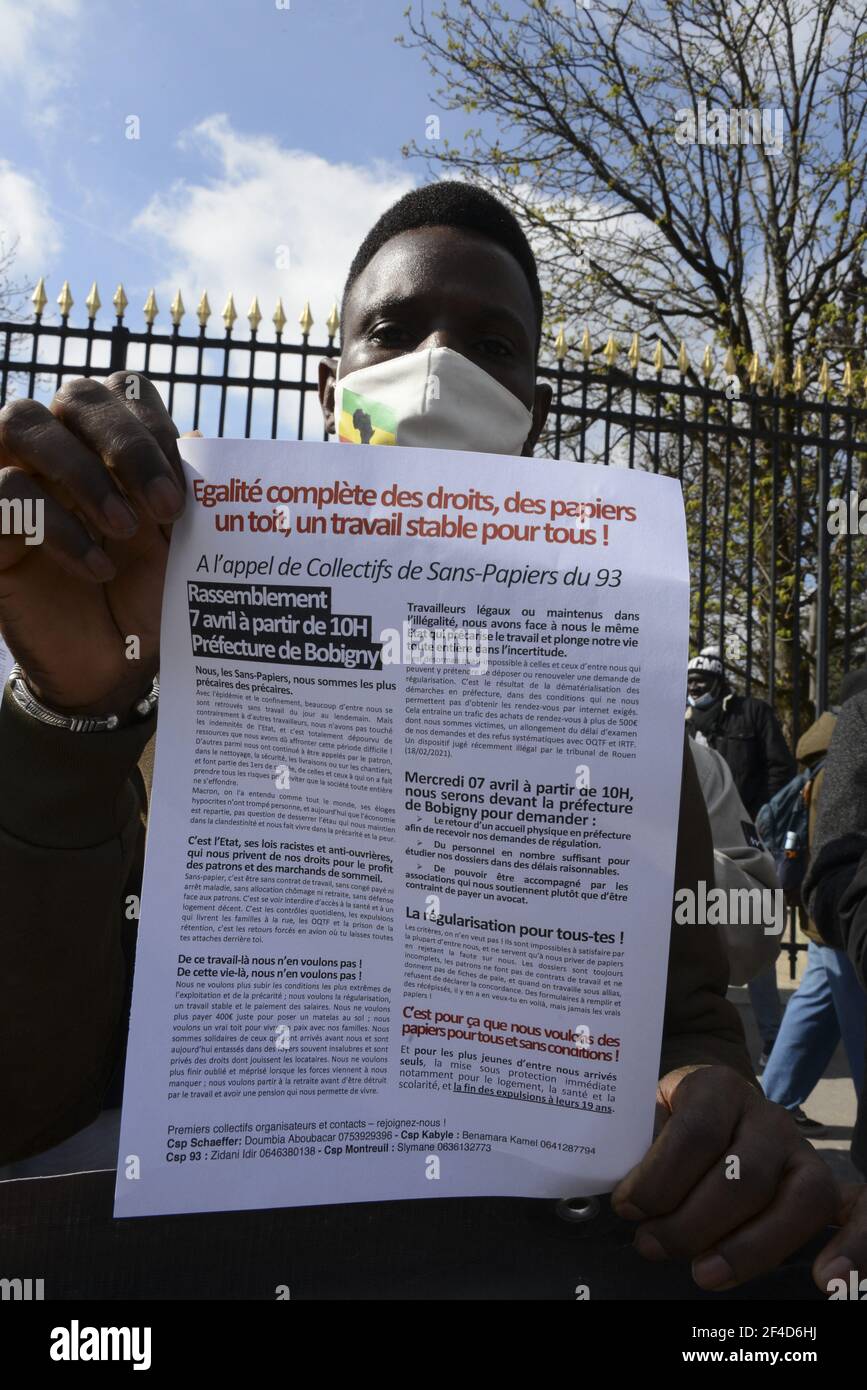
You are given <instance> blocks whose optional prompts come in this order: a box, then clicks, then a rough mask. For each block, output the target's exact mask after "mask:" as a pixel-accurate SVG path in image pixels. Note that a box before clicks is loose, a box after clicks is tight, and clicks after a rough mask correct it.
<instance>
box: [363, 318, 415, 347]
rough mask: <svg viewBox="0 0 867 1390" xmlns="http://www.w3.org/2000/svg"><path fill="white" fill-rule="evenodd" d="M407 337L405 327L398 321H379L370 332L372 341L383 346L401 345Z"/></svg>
mask: <svg viewBox="0 0 867 1390" xmlns="http://www.w3.org/2000/svg"><path fill="white" fill-rule="evenodd" d="M406 337H407V332H406V329H405V328H401V326H400V324H397V323H378V324H377V325H376V327H375V328H374V329H373V330H372V332H371V334H370V341H371V342H372V343H381V344H382V346H383V347H399V346H400V345H401V344H402V343H403V342H404V341H405V340H406Z"/></svg>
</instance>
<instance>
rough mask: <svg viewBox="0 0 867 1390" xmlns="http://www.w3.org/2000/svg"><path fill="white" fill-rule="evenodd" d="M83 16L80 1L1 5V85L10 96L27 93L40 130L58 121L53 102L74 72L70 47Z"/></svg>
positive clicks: (10, 0)
mask: <svg viewBox="0 0 867 1390" xmlns="http://www.w3.org/2000/svg"><path fill="white" fill-rule="evenodd" d="M81 12H82V11H81V0H0V34H2V36H3V38H2V42H0V82H2V85H3V89H4V91H5V93H6V95H7V96H8V95H9V94H10V93H16V94H18V95H22V94H23V96H24V98H25V100H26V101H27V105H28V115H29V116H30V118H31V119H32V120H33V121H34V122H36V123H37V124H39V125H54V124H56V122H57V120H58V117H59V110H58V108H57V106H56V105H55V104H54V101H53V100H52V98H53V97H54V96H55V95H56V93H57V91H58V89H59V88H60V87H61V86H62V85H63V84H64V83H65V82H67V81H68V80H69V79H70V76H71V73H72V71H73V69H74V66H75V64H74V62H73V61H72V55H71V52H70V44H71V41H72V37H73V27H74V26H75V24H76V21H77V20H78V19H79V18H80V16H81Z"/></svg>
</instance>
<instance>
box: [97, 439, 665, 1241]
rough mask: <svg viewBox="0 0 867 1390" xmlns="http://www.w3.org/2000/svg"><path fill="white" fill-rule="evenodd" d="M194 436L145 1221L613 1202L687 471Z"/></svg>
mask: <svg viewBox="0 0 867 1390" xmlns="http://www.w3.org/2000/svg"><path fill="white" fill-rule="evenodd" d="M180 445H181V452H182V454H183V456H184V460H185V469H186V473H187V484H188V502H187V507H186V510H185V512H184V516H183V518H182V520H181V521H180V522H179V523H178V524H177V525H176V527H175V529H174V534H173V537H172V545H171V552H170V558H169V565H168V573H167V578H166V589H165V596H164V603H163V621H162V655H161V665H162V669H161V673H160V710H159V721H158V734H157V747H156V766H155V778H154V787H153V794H152V799H151V806H150V817H149V828H148V841H147V855H146V863H145V876H144V886H143V892H142V903H141V919H140V923H139V934H138V948H137V958H136V965H135V978H134V986H133V1002H132V1018H131V1025H130V1038H129V1052H128V1059H127V1066H126V1083H125V1095H124V1106H123V1119H122V1132H121V1146H120V1153H119V1158H118V1180H117V1195H116V1208H115V1211H116V1215H118V1216H142V1215H153V1214H163V1213H175V1212H194V1211H221V1210H231V1209H242V1208H254V1207H280V1206H295V1205H310V1204H318V1203H334V1202H364V1201H376V1200H390V1199H426V1198H436V1197H446V1196H450V1197H455V1196H466V1197H469V1196H514V1197H547V1198H554V1197H561V1196H573V1195H576V1194H583V1195H587V1194H592V1193H599V1192H605V1191H609V1190H610V1189H611V1188H612V1187H613V1186H614V1185H615V1184H616V1182H617V1181H618V1180H619V1179H620V1178H621V1177H622V1176H623V1175H624V1174H625V1173H626V1172H627V1171H628V1170H629V1169H630V1168H631V1167H632V1166H633V1164H635V1163H636V1162H637V1161H638V1159H639V1158H640V1157H641V1155H642V1154H643V1153H644V1152H645V1151H646V1149H647V1147H648V1145H649V1143H650V1140H651V1134H652V1123H653V1113H654V1098H655V1089H656V1078H657V1072H658V1063H659V1053H660V1043H661V1035H662V1016H663V1003H664V996H665V984H666V968H667V961H668V950H669V933H670V923H671V913H672V895H673V881H674V859H675V845H676V838H677V815H678V805H679V792H680V780H681V767H682V757H683V685H684V672H685V670H686V663H687V638H688V616H689V576H688V562H687V548H686V528H685V520H684V512H683V502H682V497H681V491H680V487H679V485H678V483H677V482H676V481H675V480H672V479H669V478H663V477H658V476H654V475H651V474H648V473H644V472H639V471H629V470H626V469H617V468H604V467H593V466H588V465H578V464H574V463H556V462H549V461H544V462H542V461H535V460H528V459H525V458H503V457H501V456H494V455H487V454H470V453H451V452H445V451H441V450H425V449H409V448H398V447H392V448H382V447H367V446H361V445H359V446H356V447H353V448H349V447H342V448H337V447H330V446H327V445H325V444H315V443H303V442H299V443H282V442H259V441H249V440H248V441H235V440H204V439H184V440H181V441H180Z"/></svg>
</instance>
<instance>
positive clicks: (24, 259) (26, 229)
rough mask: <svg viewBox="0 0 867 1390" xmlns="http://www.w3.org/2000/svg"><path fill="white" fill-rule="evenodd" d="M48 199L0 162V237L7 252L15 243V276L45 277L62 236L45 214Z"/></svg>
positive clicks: (25, 179)
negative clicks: (22, 273)
mask: <svg viewBox="0 0 867 1390" xmlns="http://www.w3.org/2000/svg"><path fill="white" fill-rule="evenodd" d="M48 208H49V200H48V198H47V196H46V195H45V193H44V192H43V191H42V189H41V188H40V187H39V185H38V184H37V183H35V182H34V180H33V179H31V178H29V177H28V176H27V175H26V174H22V173H20V172H19V171H18V170H17V169H15V168H14V166H13V165H12V164H10V163H9V161H8V160H5V159H0V235H2V237H3V242H4V245H5V247H6V249H7V250H11V249H12V247H13V244H15V243H17V244H15V273H16V275H17V273H18V272H19V271H22V272H24V274H25V275H27V274H35V275H48V274H49V272H50V270H51V263H52V261H53V260H54V259H55V258H56V257H57V255H58V253H59V251H60V248H61V245H62V237H61V233H60V228H59V227H58V225H57V223H56V222H55V221H54V218H53V217H52V216H51V213H50V212H49V211H48Z"/></svg>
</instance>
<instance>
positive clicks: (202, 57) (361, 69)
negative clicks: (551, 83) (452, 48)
mask: <svg viewBox="0 0 867 1390" xmlns="http://www.w3.org/2000/svg"><path fill="white" fill-rule="evenodd" d="M281 3H285V0H281ZM405 4H406V0H288V7H286V8H278V3H277V0H0V33H2V34H3V43H2V45H0V109H2V130H3V135H2V138H0V231H3V232H4V233H5V236H6V239H7V242H8V241H9V240H10V239H12V238H14V237H17V238H18V249H17V258H16V259H17V264H16V278H18V279H27V280H28V281H30V282H31V283H32V281H33V280H34V279H35V278H36V277H37V276H38V275H40V274H44V275H45V277H46V284H47V290H48V294H49V309H48V310H47V311H46V317H47V316H48V314H49V312H50V313H51V314H52V316H56V313H57V310H56V304H55V301H56V297H57V294H58V292H59V290H60V287H61V284H62V282H63V280H64V279H67V278H68V279H69V281H70V285H71V288H72V293H73V296H74V298H75V301H76V305H75V308H74V309H73V311H72V320H73V322H83V321H84V318H85V316H86V315H85V310H84V304H83V301H84V298H85V296H86V294H87V291H88V289H89V287H90V284H91V282H92V281H93V280H94V279H96V280H97V281H98V284H99V291H100V294H101V297H102V301H103V304H104V305H105V306H108V307H106V308H104V309H103V310H102V312H101V314H100V322H101V323H106V324H107V323H108V322H110V321H111V310H110V305H109V301H110V299H111V295H112V293H113V292H114V289H115V286H116V284H117V283H118V281H120V280H122V281H123V283H124V286H125V288H126V291H127V294H128V295H129V299H130V308H129V310H128V321H129V323H130V325H131V326H135V327H138V326H140V324H141V307H142V304H143V302H144V298H145V296H146V294H147V292H148V290H149V289H150V287H151V286H152V285H153V286H155V287H156V291H157V297H158V301H159V304H160V308H161V310H162V312H161V314H160V317H159V319H158V320H157V323H158V326H168V323H169V319H168V305H169V300H170V298H171V295H172V294H173V292H174V289H175V288H176V287H177V286H178V285H180V287H181V289H182V291H183V296H184V301H185V303H186V306H187V310H188V315H189V317H188V318H187V320H186V326H190V325H191V317H192V311H193V310H194V309H195V305H196V302H197V300H198V297H199V295H200V293H201V291H202V289H207V290H208V293H209V298H210V302H211V307H212V309H213V310H214V312H215V314H219V312H220V311H221V309H222V307H223V304H224V302H225V298H226V295H227V293H228V292H229V290H232V291H234V294H235V301H236V305H237V308H238V310H239V313H241V314H244V313H246V310H247V308H248V306H249V303H250V299H251V298H252V295H253V294H254V293H255V294H258V295H259V298H260V303H261V307H262V311H263V313H264V314H265V317H266V323H267V321H268V320H269V319H270V316H271V314H272V312H273V309H274V302H275V299H276V296H277V294H278V293H279V294H282V296H283V300H284V304H285V307H286V312H287V314H288V315H289V319H290V325H291V327H290V328H289V329H287V336H288V334H290V333H292V335H293V336H294V335H295V333H297V329H296V328H295V324H296V322H297V317H298V314H299V312H300V310H301V308H302V305H303V302H304V300H305V299H306V298H309V299H310V301H311V307H312V311H313V314H314V318H315V319H316V320H317V323H318V324H319V325H321V324H322V323H323V321H324V319H325V317H326V316H327V314H328V311H329V309H330V307H331V302H332V300H333V299H334V298H335V297H336V296H337V295H338V294H339V291H340V288H341V285H342V280H343V276H344V274H345V272H346V269H347V267H348V263H349V259H350V258H351V255H352V253H353V251H354V249H355V247H356V245H357V243H358V241H359V240H360V238H361V236H362V235H363V234H364V232H365V231H366V230H367V228H368V227H369V226H370V224H371V223H372V222H373V221H374V220H375V218H376V217H377V216H378V214H379V212H380V211H381V210H382V209H383V208H384V207H386V206H387V205H388V204H389V203H390V202H391V201H393V200H394V198H395V197H397V196H399V195H400V194H401V193H402V192H404V191H405V190H406V189H407V188H409V187H411V186H412V185H413V184H414V183H419V182H421V181H423V178H424V167H423V165H422V163H421V162H420V161H406V160H404V159H402V157H401V154H400V149H401V145H402V144H404V143H405V142H408V141H409V140H411V139H413V138H415V139H417V140H419V141H420V142H421V141H424V137H425V120H426V117H427V116H428V115H429V114H431V113H433V112H435V111H436V107H435V106H434V105H433V103H432V101H431V99H430V92H431V88H432V85H433V84H432V80H431V79H430V77H429V75H428V73H427V70H426V69H425V67H424V64H423V62H422V60H421V57H420V55H419V54H418V53H417V52H411V51H405V50H402V49H400V48H399V47H397V46H396V45H395V43H394V41H393V40H394V36H395V35H396V34H398V33H400V32H404V31H405V20H404V18H403V10H404V8H405ZM439 114H440V117H441V120H442V134H443V135H444V136H448V137H449V138H451V139H455V138H458V137H459V136H460V134H461V129H460V128H458V121H459V117H457V116H454V115H446V114H444V113H439ZM133 117H134V118H137V121H138V133H139V138H138V139H130V138H127V131H128V130H130V131H132V130H134V129H135V123H134V122H132V121H131V120H130V118H133ZM467 123H469V122H467ZM261 331H262V335H263V336H266V335H265V325H264V324H263V328H262V330H261ZM269 336H270V335H269ZM313 336H314V339H315V338H316V337H317V333H316V330H315V329H314V334H313ZM323 336H324V335H323Z"/></svg>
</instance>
